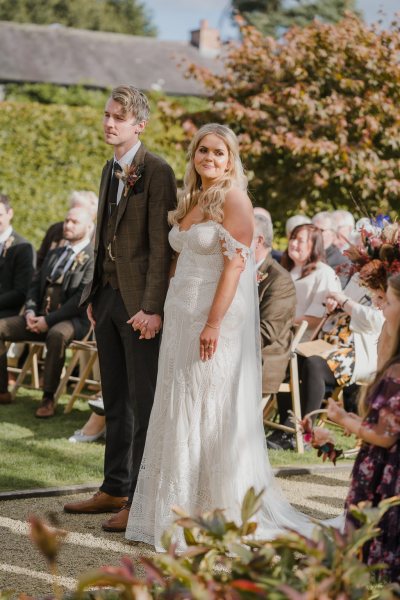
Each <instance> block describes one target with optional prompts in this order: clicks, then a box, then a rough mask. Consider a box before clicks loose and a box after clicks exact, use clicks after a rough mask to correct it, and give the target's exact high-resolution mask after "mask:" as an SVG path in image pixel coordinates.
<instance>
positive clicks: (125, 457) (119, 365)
mask: <svg viewBox="0 0 400 600" xmlns="http://www.w3.org/2000/svg"><path fill="white" fill-rule="evenodd" d="M92 306H93V315H94V318H95V319H96V327H95V333H96V340H97V345H98V348H99V362H100V372H101V386H102V393H103V398H104V409H105V414H106V415H107V417H106V418H107V428H106V449H105V460H104V483H103V485H102V486H101V488H100V489H101V491H103V492H106V493H107V494H110V495H111V496H128V497H130V496H133V492H134V490H135V487H136V482H137V477H138V473H139V467H140V462H141V460H142V455H143V450H144V444H145V441H146V432H147V426H148V423H149V418H150V412H151V408H152V406H153V398H154V392H155V387H156V380H157V363H158V349H159V338H160V336H159V335H157V336H156V337H155V338H153V339H151V340H139V335H140V332H139V331H133V329H132V327H131V326H130V325H128V324H127V320H128V319H129V318H130V316H131V315H129V314H128V312H127V310H126V308H125V305H124V302H123V300H122V297H121V293H120V291H119V290H114V289H113V288H112V287H111V286H110V285H109V284H107V285H106V286H105V287H103V288H102V289H101V290H98V292H97V293H96V295H95V298H94V299H93V303H92ZM104 350H106V351H104Z"/></svg>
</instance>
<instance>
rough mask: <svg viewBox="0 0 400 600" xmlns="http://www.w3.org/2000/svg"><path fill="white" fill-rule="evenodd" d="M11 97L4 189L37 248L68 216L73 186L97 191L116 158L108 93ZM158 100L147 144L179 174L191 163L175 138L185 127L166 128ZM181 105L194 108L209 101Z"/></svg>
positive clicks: (17, 91) (48, 89)
mask: <svg viewBox="0 0 400 600" xmlns="http://www.w3.org/2000/svg"><path fill="white" fill-rule="evenodd" d="M8 94H9V96H10V97H12V98H13V99H14V100H13V101H10V100H6V101H5V102H2V103H0V181H1V185H0V192H1V193H4V194H8V195H9V196H10V198H11V201H12V204H13V206H14V208H15V218H14V226H15V228H16V229H17V230H18V231H19V232H20V233H21V234H22V235H25V236H26V237H27V238H28V239H29V240H30V241H32V242H33V243H34V244H35V246H38V245H39V244H40V241H41V239H42V237H43V235H44V232H45V231H46V229H47V227H48V226H49V225H50V224H51V223H53V222H56V221H60V220H62V219H63V218H64V215H65V212H66V209H67V202H68V196H69V194H70V192H71V191H72V190H74V189H81V190H82V189H86V190H92V191H94V192H96V193H97V192H98V188H99V183H100V175H101V170H102V167H103V165H104V163H105V161H106V160H107V159H109V158H110V157H111V156H112V149H111V148H110V147H108V146H106V144H105V143H104V140H103V132H102V113H103V107H104V101H105V99H106V97H107V94H106V92H93V91H90V90H89V91H88V90H84V89H82V88H80V87H79V86H76V87H75V88H72V89H71V88H62V87H61V88H60V87H57V86H49V85H41V84H35V85H34V84H32V85H31V84H30V85H27V86H22V87H21V88H17V87H15V86H14V87H9V88H8ZM32 98H35V99H37V100H41V101H42V103H37V102H32V101H31V100H32ZM160 99H161V96H160V95H153V96H151V97H150V101H151V104H152V107H153V114H152V117H151V119H150V121H149V124H148V126H147V128H146V131H145V133H144V135H143V141H144V143H145V144H146V145H147V146H148V148H149V149H150V150H151V151H152V152H155V153H157V154H160V155H161V156H163V157H164V158H165V159H166V160H167V161H168V162H169V163H170V164H171V166H172V168H173V169H174V171H175V173H176V175H177V177H178V179H179V178H181V177H182V175H183V170H184V164H185V155H184V151H183V150H182V148H181V147H180V146H179V145H177V144H176V141H175V137H176V135H178V134H179V131H180V126H179V123H175V124H173V125H171V126H170V127H168V129H167V128H166V127H165V126H164V124H163V123H162V122H161V120H160V119H159V118H158V113H157V108H156V106H157V102H158V101H159V100H160ZM50 101H53V103H52V104H48V102H50ZM178 101H180V100H179V99H178ZM63 102H64V103H63ZM181 102H182V104H183V106H184V109H185V110H186V111H189V112H190V111H191V110H193V107H195V108H198V107H199V106H201V105H202V102H203V101H201V100H199V99H196V98H194V99H192V98H185V99H182V100H181Z"/></svg>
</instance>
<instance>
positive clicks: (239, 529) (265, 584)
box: [31, 488, 400, 600]
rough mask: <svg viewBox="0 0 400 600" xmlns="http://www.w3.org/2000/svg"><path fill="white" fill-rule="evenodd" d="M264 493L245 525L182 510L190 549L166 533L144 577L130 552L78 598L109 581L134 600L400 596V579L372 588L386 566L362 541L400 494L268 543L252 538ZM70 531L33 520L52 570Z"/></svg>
mask: <svg viewBox="0 0 400 600" xmlns="http://www.w3.org/2000/svg"><path fill="white" fill-rule="evenodd" d="M262 494H263V492H261V493H260V494H258V495H257V494H255V492H254V489H253V488H251V489H250V490H249V491H248V492H247V494H246V497H245V499H244V501H243V506H242V514H241V517H242V523H241V524H239V525H237V524H235V523H233V522H231V521H228V520H227V519H226V517H225V515H224V511H222V510H219V509H217V510H214V511H212V512H210V513H205V514H203V515H201V516H195V517H190V516H188V515H187V514H185V513H184V512H183V511H182V510H181V509H175V512H176V513H177V514H178V517H179V518H178V520H177V521H176V526H175V527H181V528H183V533H184V537H185V540H186V543H187V545H188V549H187V551H186V552H185V553H183V554H178V553H177V552H176V544H175V543H174V542H173V534H174V529H173V530H171V531H170V532H167V533H165V534H164V538H163V545H164V547H165V548H166V550H167V552H166V553H165V554H159V555H157V556H155V557H154V558H152V559H148V558H142V559H141V563H142V564H143V565H144V568H145V571H146V577H145V579H141V578H140V577H137V576H136V574H135V568H134V565H133V562H132V561H131V560H130V559H129V558H125V559H124V560H123V562H122V566H120V567H111V566H107V567H102V568H101V569H98V570H94V571H90V572H88V573H85V574H84V575H82V576H81V578H80V579H79V582H78V587H77V597H78V598H79V597H82V594H83V592H84V591H85V590H88V589H92V588H93V587H96V588H104V587H105V588H109V587H110V586H111V587H112V588H113V589H116V590H119V592H120V594H121V597H122V598H124V599H128V600H151V599H156V600H169V599H171V600H172V599H179V598H181V599H182V600H183V599H185V600H251V599H256V598H268V599H270V600H375V599H376V600H389V599H394V598H395V597H396V593H399V594H400V586H399V585H397V584H388V585H386V586H385V587H377V586H375V588H374V589H372V588H371V583H372V581H373V576H374V571H376V570H377V569H381V568H382V565H375V567H371V566H367V565H365V564H363V563H362V562H361V560H360V554H361V548H362V546H363V545H364V544H365V543H366V542H367V541H368V540H370V539H372V538H374V537H375V536H376V535H377V534H379V528H378V527H377V525H378V523H379V521H380V519H381V518H382V516H383V514H384V513H385V512H386V511H387V510H388V509H389V508H390V507H393V506H395V505H398V504H400V497H395V498H391V499H388V500H384V501H383V502H381V503H380V505H379V506H378V507H376V508H372V507H371V506H370V505H369V504H368V503H361V504H359V505H358V506H354V507H352V508H351V510H352V513H353V515H354V516H356V517H357V518H358V520H359V521H360V523H361V525H360V527H359V528H358V529H352V530H350V531H348V532H347V533H344V534H342V533H339V531H338V530H336V529H334V528H332V527H326V526H320V527H316V530H315V532H314V535H313V538H312V539H307V538H305V537H304V536H302V535H299V534H297V533H295V532H288V533H286V534H282V535H281V536H280V537H278V538H276V539H275V540H273V541H268V542H266V541H258V540H255V539H254V538H253V534H254V532H255V531H256V529H257V524H256V523H255V521H254V520H252V518H253V517H254V515H255V514H256V513H257V511H258V510H259V509H260V506H261V502H262ZM175 531H176V528H175ZM63 535H64V532H62V531H61V532H60V531H59V530H55V529H51V528H49V527H48V526H46V525H44V524H43V523H41V522H40V521H39V520H38V519H35V518H33V519H31V537H32V539H33V541H34V542H35V543H36V545H37V546H38V547H39V549H40V550H41V552H42V553H43V555H44V556H45V557H46V558H47V560H48V563H49V566H50V567H51V569H52V570H53V571H54V566H55V562H56V557H57V552H58V548H59V543H60V539H61V538H62V536H63ZM96 596H97V593H96ZM397 597H398V596H397Z"/></svg>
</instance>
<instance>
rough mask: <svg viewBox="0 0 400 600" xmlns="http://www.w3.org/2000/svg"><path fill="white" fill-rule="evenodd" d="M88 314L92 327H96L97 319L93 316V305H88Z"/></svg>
mask: <svg viewBox="0 0 400 600" xmlns="http://www.w3.org/2000/svg"><path fill="white" fill-rule="evenodd" d="M86 314H87V317H88V319H89V321H90V324H91V326H92V327H96V320H95V318H94V316H93V307H92V303H90V304H88V307H87V309H86Z"/></svg>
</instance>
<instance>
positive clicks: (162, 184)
mask: <svg viewBox="0 0 400 600" xmlns="http://www.w3.org/2000/svg"><path fill="white" fill-rule="evenodd" d="M134 163H135V164H136V165H141V168H142V173H143V174H142V176H141V177H140V179H138V181H136V183H135V184H134V186H132V187H130V188H129V189H127V193H126V194H123V195H122V196H121V199H120V202H119V204H118V206H117V205H116V204H115V202H113V201H112V200H113V199H112V189H113V182H112V177H114V176H113V175H112V172H113V161H112V160H111V161H108V163H107V164H106V165H105V167H104V169H103V174H102V179H101V184H100V193H99V209H98V218H97V228H96V239H95V250H94V251H95V257H96V264H95V272H94V278H93V282H92V283H91V284H90V285H88V286H87V288H86V289H85V290H84V293H83V295H82V303H86V304H87V303H92V312H93V317H94V319H95V321H96V326H95V334H96V341H97V347H98V353H99V362H100V374H101V382H102V393H103V399H104V408H105V416H106V451H105V462H104V481H103V484H102V485H101V487H100V490H101V491H102V492H106V493H107V494H110V495H111V496H118V497H123V496H128V498H129V499H131V498H132V496H133V493H134V491H135V487H136V482H137V478H138V473H139V468H140V463H141V460H142V455H143V450H144V444H145V439H146V432H147V427H148V422H149V417H150V413H151V408H152V405H153V398H154V391H155V386H156V377H157V363H158V348H159V335H157V336H156V337H155V338H154V339H150V340H146V339H141V340H140V339H139V335H140V334H139V332H138V331H133V329H132V326H131V325H129V324H127V320H128V319H130V318H131V317H133V316H134V315H135V314H136V313H137V312H138V311H140V310H144V311H146V312H147V313H154V314H158V315H162V314H163V306H164V301H165V296H166V293H167V288H168V275H169V269H170V263H171V249H170V246H169V243H168V232H169V226H168V221H167V215H168V211H169V210H172V209H173V208H174V207H175V204H176V185H175V178H174V174H173V171H172V169H171V168H170V167H169V165H168V164H167V163H166V162H165V161H163V160H162V159H161V158H159V157H158V156H156V155H154V154H152V153H150V152H148V151H147V150H146V148H145V147H144V146H143V144H141V146H140V148H139V150H138V151H137V154H136V156H135V158H134Z"/></svg>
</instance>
